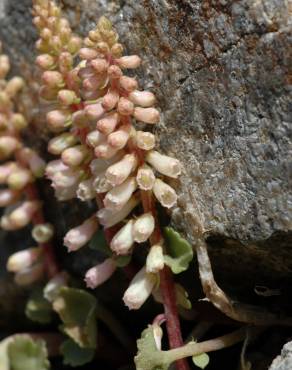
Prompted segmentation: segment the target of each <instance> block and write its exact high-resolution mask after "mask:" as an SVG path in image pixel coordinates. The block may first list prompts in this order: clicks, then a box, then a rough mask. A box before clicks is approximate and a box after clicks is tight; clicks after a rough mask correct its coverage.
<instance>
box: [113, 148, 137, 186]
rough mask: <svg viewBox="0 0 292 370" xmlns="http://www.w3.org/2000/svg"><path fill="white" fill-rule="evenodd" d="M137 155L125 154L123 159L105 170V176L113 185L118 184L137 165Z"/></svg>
mask: <svg viewBox="0 0 292 370" xmlns="http://www.w3.org/2000/svg"><path fill="white" fill-rule="evenodd" d="M137 163H138V161H137V157H136V156H135V154H126V155H125V156H124V157H123V159H121V160H120V161H118V162H117V163H115V164H113V165H112V166H110V167H109V168H108V169H107V171H106V178H107V179H108V181H109V182H110V183H111V184H112V185H113V186H116V185H120V184H121V183H122V182H124V181H125V180H126V179H127V178H128V176H129V175H130V173H131V172H132V171H134V169H135V168H136V167H137Z"/></svg>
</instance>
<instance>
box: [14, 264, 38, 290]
mask: <svg viewBox="0 0 292 370" xmlns="http://www.w3.org/2000/svg"><path fill="white" fill-rule="evenodd" d="M44 271H45V268H44V264H43V263H42V262H39V263H35V264H34V265H32V266H30V267H28V268H26V269H24V270H21V271H19V272H17V273H16V274H15V276H14V281H15V283H16V284H17V285H19V286H26V285H30V284H33V283H35V282H37V281H39V280H41V279H42V278H43V276H44Z"/></svg>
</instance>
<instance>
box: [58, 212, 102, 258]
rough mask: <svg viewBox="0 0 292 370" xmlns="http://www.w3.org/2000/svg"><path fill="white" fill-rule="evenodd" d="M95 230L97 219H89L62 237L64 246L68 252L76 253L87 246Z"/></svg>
mask: <svg viewBox="0 0 292 370" xmlns="http://www.w3.org/2000/svg"><path fill="white" fill-rule="evenodd" d="M97 229H98V222H97V219H96V218H95V217H90V218H88V219H87V220H85V221H84V222H83V223H82V224H81V225H79V226H77V227H74V229H71V230H69V231H68V232H67V234H66V235H65V237H64V245H65V246H66V247H67V248H68V252H73V251H77V250H78V249H80V248H81V247H83V246H84V245H85V244H87V243H88V242H89V240H90V239H91V238H92V237H93V234H94V233H95V232H96V230H97Z"/></svg>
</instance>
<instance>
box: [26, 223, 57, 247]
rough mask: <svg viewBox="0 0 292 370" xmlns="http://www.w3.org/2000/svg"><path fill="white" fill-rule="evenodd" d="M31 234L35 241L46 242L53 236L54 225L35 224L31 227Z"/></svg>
mask: <svg viewBox="0 0 292 370" xmlns="http://www.w3.org/2000/svg"><path fill="white" fill-rule="evenodd" d="M31 235H32V237H33V239H34V240H35V241H36V242H37V243H39V244H42V243H47V242H48V241H49V240H51V239H52V237H53V236H54V226H53V225H51V224H37V225H35V226H34V227H33V229H32V232H31Z"/></svg>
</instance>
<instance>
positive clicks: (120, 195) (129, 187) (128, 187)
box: [103, 177, 137, 211]
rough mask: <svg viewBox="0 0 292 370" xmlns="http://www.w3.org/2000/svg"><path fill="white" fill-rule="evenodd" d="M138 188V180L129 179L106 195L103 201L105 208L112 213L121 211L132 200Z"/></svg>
mask: <svg viewBox="0 0 292 370" xmlns="http://www.w3.org/2000/svg"><path fill="white" fill-rule="evenodd" d="M136 188H137V183H136V179H135V178H134V177H131V178H128V179H127V180H126V181H125V182H123V183H122V184H121V185H118V186H116V187H114V188H113V189H111V190H110V191H109V192H108V193H107V194H106V196H105V198H104V200H103V202H104V206H105V207H106V208H108V209H110V210H112V211H118V210H120V209H121V208H122V207H123V206H124V205H125V204H126V203H127V202H128V200H129V199H130V198H131V196H132V194H133V193H134V191H135V190H136Z"/></svg>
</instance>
